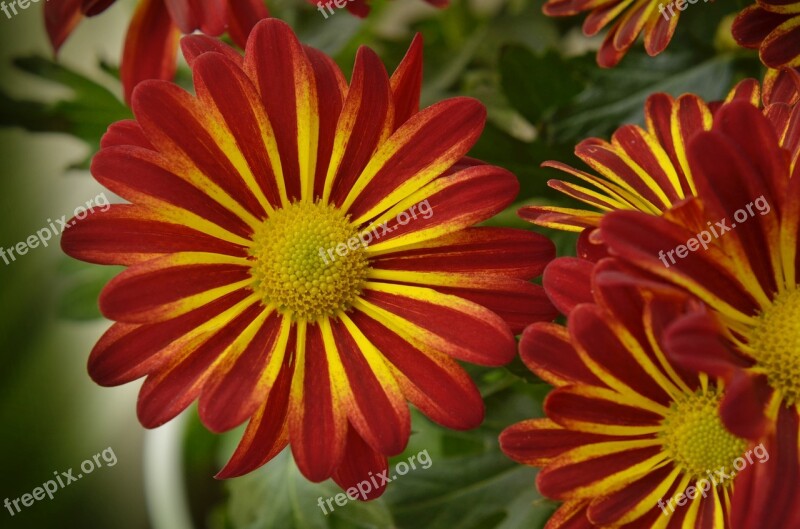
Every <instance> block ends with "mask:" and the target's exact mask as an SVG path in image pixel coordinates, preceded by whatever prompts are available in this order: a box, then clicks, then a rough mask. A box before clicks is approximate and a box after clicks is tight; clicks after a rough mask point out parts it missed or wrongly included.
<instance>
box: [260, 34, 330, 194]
mask: <svg viewBox="0 0 800 529" xmlns="http://www.w3.org/2000/svg"><path fill="white" fill-rule="evenodd" d="M244 69H245V72H247V75H248V76H249V77H250V79H251V80H252V82H253V84H254V85H255V86H256V88H257V89H258V93H259V94H260V96H261V102H262V104H263V107H264V109H265V110H266V114H267V117H268V119H269V122H270V123H271V124H272V127H273V130H274V133H275V141H276V142H277V147H278V152H279V155H280V156H279V159H280V161H281V164H282V169H283V170H282V175H281V174H278V175H277V178H278V181H283V182H285V185H286V194H287V197H288V200H289V201H295V200H298V199H300V198H301V197H302V198H304V199H310V198H311V195H312V193H313V185H314V178H315V174H316V163H317V147H318V141H319V106H320V103H319V94H317V83H316V78H315V74H314V68H313V67H312V66H311V62H310V60H309V58H308V55H306V53H305V51H304V50H303V46H302V45H301V44H300V42H299V41H298V40H297V37H296V36H295V34H294V32H293V31H292V29H291V28H290V27H289V26H288V25H287V24H286V23H285V22H283V21H280V20H276V19H266V20H262V21H261V22H259V23H258V24H257V25H256V27H255V28H254V29H253V32H252V33H251V35H250V39H249V40H248V41H247V49H246V50H245V59H244Z"/></svg>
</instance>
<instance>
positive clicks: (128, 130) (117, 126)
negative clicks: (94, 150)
mask: <svg viewBox="0 0 800 529" xmlns="http://www.w3.org/2000/svg"><path fill="white" fill-rule="evenodd" d="M122 145H127V146H132V147H141V148H143V149H149V150H151V151H154V150H155V149H154V148H153V145H152V144H151V143H150V140H148V139H147V136H145V134H144V131H143V130H142V127H141V126H139V124H138V123H137V122H136V121H134V120H132V119H123V120H122V121H117V122H116V123H112V124H111V125H109V127H108V130H107V131H106V133H105V134H103V137H102V139H101V140H100V152H102V151H103V150H104V149H108V148H110V147H117V146H122ZM93 161H94V160H93Z"/></svg>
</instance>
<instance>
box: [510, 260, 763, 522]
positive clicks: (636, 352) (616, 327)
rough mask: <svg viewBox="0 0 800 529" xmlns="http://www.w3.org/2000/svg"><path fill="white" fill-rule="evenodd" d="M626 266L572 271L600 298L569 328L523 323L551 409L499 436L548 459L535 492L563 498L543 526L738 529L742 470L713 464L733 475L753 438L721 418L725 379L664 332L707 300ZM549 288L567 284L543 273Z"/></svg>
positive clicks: (534, 457)
mask: <svg viewBox="0 0 800 529" xmlns="http://www.w3.org/2000/svg"><path fill="white" fill-rule="evenodd" d="M551 266H553V267H561V268H563V267H564V265H563V264H562V263H561V262H560V260H558V261H555V262H554V263H552V264H551ZM620 275H621V274H620V271H619V270H618V269H616V268H615V264H614V262H613V261H610V260H605V261H601V262H600V263H599V264H598V265H597V266H596V267H594V269H593V271H592V277H593V283H592V284H591V286H590V283H589V281H588V280H587V278H586V277H585V276H584V277H576V278H573V282H574V283H578V284H579V286H576V287H574V288H575V290H583V297H584V298H587V299H591V298H592V295H591V294H590V293H589V291H590V288H593V289H594V301H596V304H595V303H581V304H578V305H576V306H575V307H573V308H572V310H570V312H569V320H568V325H567V328H564V327H561V326H559V325H556V324H550V323H538V324H534V325H532V326H530V327H529V328H528V329H526V331H525V333H524V334H523V337H522V341H521V342H520V354H521V356H522V359H523V361H524V362H525V364H526V365H527V366H528V367H529V368H530V369H531V370H532V371H533V372H534V373H536V374H537V375H538V376H540V377H542V378H543V379H544V380H546V381H548V382H549V383H550V384H552V385H553V386H554V387H555V390H554V391H553V392H552V393H550V394H549V395H548V397H547V399H546V400H545V411H546V413H547V418H546V419H532V420H529V421H525V422H522V423H518V424H516V425H513V426H511V427H509V428H508V429H506V430H505V431H504V432H503V434H502V435H501V437H500V442H501V446H502V447H503V450H504V451H505V452H506V453H507V454H508V455H509V456H510V457H512V458H513V459H515V460H517V461H520V462H522V463H525V464H528V465H534V466H541V467H543V468H542V471H541V472H540V473H539V476H538V478H537V486H538V488H539V490H541V491H542V493H543V494H545V495H546V496H548V497H551V498H554V499H557V500H561V501H564V504H563V506H562V507H561V508H560V509H559V510H558V511H557V513H556V514H555V516H553V518H551V519H550V521H549V522H548V524H547V526H546V528H547V529H557V528H567V527H569V528H592V527H693V528H694V527H696V528H698V529H699V528H705V527H713V528H715V529H724V528H729V527H732V526H731V525H730V524H729V523H728V518H729V514H730V509H731V491H732V490H735V487H736V484H737V483H738V480H739V479H740V477H739V475H735V476H731V479H730V480H725V479H722V478H721V477H720V476H719V474H716V473H715V472H714V471H718V470H722V471H723V474H725V475H728V474H729V473H730V472H729V471H730V470H732V467H733V464H734V461H735V460H736V458H738V457H740V456H743V455H744V453H745V450H746V448H747V443H746V442H745V440H744V439H742V438H739V437H736V436H735V435H732V434H731V433H729V432H728V431H726V430H725V427H724V426H723V424H722V421H721V419H720V417H719V414H718V406H719V402H720V400H721V399H722V398H723V393H724V390H723V387H724V384H722V383H721V382H720V381H719V380H716V379H714V378H709V377H706V376H705V375H700V376H698V375H696V374H694V375H692V374H690V373H689V372H687V371H686V370H684V369H683V368H682V367H680V366H679V365H677V364H675V363H673V362H671V361H670V360H669V359H668V358H667V356H666V351H665V347H664V342H663V333H664V330H665V328H666V327H667V326H669V324H670V323H671V322H673V321H675V320H676V319H678V318H680V317H682V316H685V315H694V314H703V313H704V312H705V310H704V308H703V307H702V305H701V304H700V303H697V302H694V301H692V300H691V298H690V297H689V296H687V295H685V294H681V293H680V292H678V291H676V290H674V289H669V288H661V289H658V290H657V291H656V290H651V291H648V292H646V293H645V292H643V291H639V290H637V288H636V287H635V286H633V287H632V286H631V283H630V282H626V281H622V282H621V281H620V280H619V276H620ZM545 286H546V288H547V289H548V292H551V291H555V293H556V296H557V297H558V296H561V295H562V290H561V286H562V285H561V284H560V282H558V281H548V280H547V276H546V279H545ZM687 317H688V316H687ZM751 455H752V454H751ZM754 463H755V462H754ZM726 469H727V471H726ZM747 472H750V471H749V470H745V471H744V472H743V473H747ZM734 474H735V473H734ZM709 475H710V476H711V477H709ZM690 489H691V490H690ZM701 490H702V491H703V493H700V492H697V491H701ZM681 494H688V495H689V498H690V500H689V501H688V503H687V500H686V498H683V499H682V500H681V496H680V495H681ZM678 500H680V502H679V503H676V501H678ZM739 501H741V502H744V501H746V500H744V499H740V500H739Z"/></svg>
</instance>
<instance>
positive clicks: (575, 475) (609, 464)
mask: <svg viewBox="0 0 800 529" xmlns="http://www.w3.org/2000/svg"><path fill="white" fill-rule="evenodd" d="M660 451H661V447H660V446H653V447H646V448H635V449H632V450H626V451H624V452H618V453H613V454H608V455H601V456H599V457H595V458H593V459H589V460H585V461H580V462H577V463H571V462H569V461H566V462H564V463H563V464H560V465H557V466H556V465H554V464H551V465H550V466H548V467H547V468H545V469H544V470H542V471H541V472H540V473H539V476H538V477H537V479H536V484H537V485H538V487H539V490H540V491H541V493H542V494H544V495H545V496H548V497H550V498H555V499H565V498H568V497H570V496H571V493H572V491H573V490H574V489H576V488H579V487H585V486H587V485H591V484H592V483H595V482H598V481H600V480H602V479H605V478H607V477H608V476H610V475H613V474H616V473H618V472H622V471H625V470H626V469H628V468H630V467H632V466H634V465H637V464H639V463H641V462H643V461H646V460H647V459H650V458H651V457H653V456H655V455H656V454H658V453H659V452H660Z"/></svg>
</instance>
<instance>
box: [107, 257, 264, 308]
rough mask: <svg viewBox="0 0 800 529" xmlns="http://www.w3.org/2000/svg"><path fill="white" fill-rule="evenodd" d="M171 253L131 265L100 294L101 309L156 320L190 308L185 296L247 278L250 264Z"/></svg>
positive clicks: (248, 277) (246, 279)
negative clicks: (190, 260)
mask: <svg viewBox="0 0 800 529" xmlns="http://www.w3.org/2000/svg"><path fill="white" fill-rule="evenodd" d="M176 257H180V254H170V255H167V256H165V257H159V258H156V259H152V260H150V261H147V262H145V263H140V264H138V265H135V266H133V267H131V268H128V269H127V270H125V271H124V272H122V273H121V274H119V275H118V276H117V277H115V278H114V279H113V280H111V282H110V283H109V284H108V285H106V287H105V288H104V289H103V292H102V293H101V294H100V300H99V303H100V310H101V311H102V312H103V315H104V316H106V317H107V318H109V319H111V320H116V321H124V322H129V323H156V322H158V321H163V320H165V319H169V318H173V317H176V316H178V315H180V314H183V313H186V312H189V310H191V309H193V308H194V307H192V306H191V304H190V303H189V302H188V300H186V298H189V297H191V296H194V295H197V294H201V293H204V292H207V291H209V290H212V289H215V288H218V287H223V286H226V285H231V284H233V283H238V282H243V281H248V280H249V279H250V278H251V276H250V271H249V267H247V266H239V265H233V264H221V263H213V264H211V263H203V262H202V260H201V262H200V263H198V264H185V263H186V262H187V260H186V259H176Z"/></svg>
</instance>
